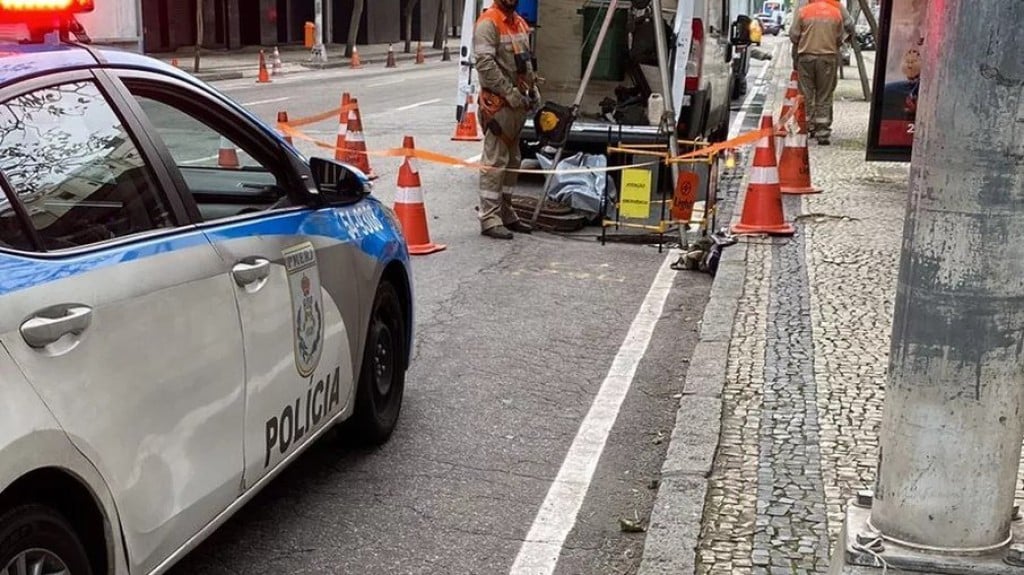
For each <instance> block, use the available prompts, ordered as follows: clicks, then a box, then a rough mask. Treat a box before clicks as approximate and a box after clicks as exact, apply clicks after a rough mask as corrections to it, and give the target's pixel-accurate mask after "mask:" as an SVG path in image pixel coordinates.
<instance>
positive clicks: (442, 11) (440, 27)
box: [434, 0, 449, 50]
mask: <svg viewBox="0 0 1024 575" xmlns="http://www.w3.org/2000/svg"><path fill="white" fill-rule="evenodd" d="M448 2H449V0H441V2H440V6H438V7H437V23H436V24H435V26H434V49H435V50H440V49H441V48H444V41H445V38H446V37H447V36H448V10H447V7H448Z"/></svg>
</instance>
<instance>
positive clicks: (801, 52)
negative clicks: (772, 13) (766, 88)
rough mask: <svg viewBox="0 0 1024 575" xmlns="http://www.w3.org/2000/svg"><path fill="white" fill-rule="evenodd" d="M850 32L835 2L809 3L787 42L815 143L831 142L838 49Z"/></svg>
mask: <svg viewBox="0 0 1024 575" xmlns="http://www.w3.org/2000/svg"><path fill="white" fill-rule="evenodd" d="M852 29H853V19H852V18H850V15H849V13H848V12H846V11H845V9H844V8H843V7H842V6H837V2H835V0H810V2H808V3H807V5H806V6H804V7H802V8H800V9H799V10H797V12H796V15H795V16H794V17H793V25H792V26H791V27H790V29H789V39H790V40H791V41H792V42H793V66H794V68H796V70H797V73H798V76H799V79H800V80H799V81H800V93H801V94H802V95H803V97H804V101H805V102H806V110H807V117H808V123H809V124H810V126H809V130H810V132H811V134H812V135H813V136H814V137H815V138H817V140H818V143H819V144H821V145H823V146H827V145H829V144H830V143H831V138H832V99H833V97H834V95H835V91H836V84H837V82H838V80H837V74H838V73H839V62H840V60H839V58H840V52H839V48H840V46H841V45H842V42H843V39H844V35H845V34H846V33H847V31H848V30H852Z"/></svg>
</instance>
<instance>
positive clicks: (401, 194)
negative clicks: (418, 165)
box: [394, 136, 448, 256]
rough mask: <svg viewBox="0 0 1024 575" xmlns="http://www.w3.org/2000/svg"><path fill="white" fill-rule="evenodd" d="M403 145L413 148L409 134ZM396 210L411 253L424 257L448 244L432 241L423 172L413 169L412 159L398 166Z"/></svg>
mask: <svg viewBox="0 0 1024 575" xmlns="http://www.w3.org/2000/svg"><path fill="white" fill-rule="evenodd" d="M402 147H403V148H404V149H407V150H412V149H414V148H415V144H414V143H413V139H412V138H411V137H408V136H406V138H405V141H404V142H403V143H402ZM394 211H395V215H396V216H397V217H398V223H399V225H400V226H401V227H402V235H404V236H405V241H406V245H407V246H408V248H409V253H410V254H412V255H415V256H423V255H428V254H433V253H437V252H439V251H442V250H444V249H446V248H447V247H448V246H445V245H443V244H437V243H434V242H433V241H431V240H430V231H429V229H428V225H427V222H428V219H427V210H426V207H425V206H424V204H423V188H422V187H421V183H420V174H419V172H418V171H416V170H415V169H413V166H412V158H408V157H407V158H405V161H403V162H402V166H401V167H400V168H399V169H398V193H397V194H396V195H395V205H394Z"/></svg>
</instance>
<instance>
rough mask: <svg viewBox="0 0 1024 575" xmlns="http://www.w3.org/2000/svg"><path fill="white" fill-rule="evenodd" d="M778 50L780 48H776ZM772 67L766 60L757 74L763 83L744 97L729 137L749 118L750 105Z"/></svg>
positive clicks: (735, 134)
mask: <svg viewBox="0 0 1024 575" xmlns="http://www.w3.org/2000/svg"><path fill="white" fill-rule="evenodd" d="M776 52H778V48H776ZM771 68H772V65H771V63H770V62H765V63H764V67H763V68H761V73H760V74H758V75H757V83H758V84H761V85H760V86H758V88H757V89H756V90H748V91H747V97H746V98H744V99H743V105H742V106H740V111H739V113H738V114H736V118H735V119H733V121H732V126H730V127H729V139H730V140H731V139H733V138H735V137H736V136H738V135H739V133H740V128H742V127H743V121H744V120H746V119H747V110H749V109H750V105H751V104H752V103H753V101H754V98H755V97H756V96H757V95H758V94H760V93H761V91H762V90H763V89H764V86H763V82H764V77H765V76H767V75H768V70H770V69H771Z"/></svg>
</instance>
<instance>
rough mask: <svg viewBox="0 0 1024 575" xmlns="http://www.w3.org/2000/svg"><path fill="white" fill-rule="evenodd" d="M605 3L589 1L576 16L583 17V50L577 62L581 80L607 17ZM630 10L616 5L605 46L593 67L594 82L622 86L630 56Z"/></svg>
mask: <svg viewBox="0 0 1024 575" xmlns="http://www.w3.org/2000/svg"><path fill="white" fill-rule="evenodd" d="M608 6H609V2H608V1H607V0H603V1H602V0H588V1H587V2H586V3H585V4H584V5H583V7H582V8H581V9H580V10H578V11H577V14H582V15H583V50H582V54H581V58H580V77H581V78H582V77H583V74H585V73H586V70H587V63H588V62H590V55H591V54H592V53H593V52H594V46H595V45H596V44H597V36H598V34H599V33H600V32H601V24H602V23H604V19H605V16H606V15H607V14H608ZM628 28H629V6H628V5H627V6H622V5H621V4H620V5H619V7H618V8H616V10H615V15H614V16H613V17H612V23H611V26H609V28H608V35H607V36H605V39H604V45H603V46H601V51H600V52H598V56H597V62H596V63H595V64H594V74H593V79H594V80H610V81H613V82H621V81H622V80H623V79H625V77H626V57H627V54H629V29H628Z"/></svg>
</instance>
